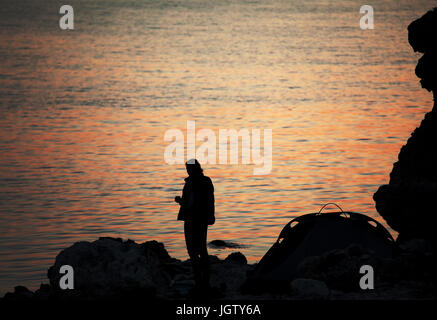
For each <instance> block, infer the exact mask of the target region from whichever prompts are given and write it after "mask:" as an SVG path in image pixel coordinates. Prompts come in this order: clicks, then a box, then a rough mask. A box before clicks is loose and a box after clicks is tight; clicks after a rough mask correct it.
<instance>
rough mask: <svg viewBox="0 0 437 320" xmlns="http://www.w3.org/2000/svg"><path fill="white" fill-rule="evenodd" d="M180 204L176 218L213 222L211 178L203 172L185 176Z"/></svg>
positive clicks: (212, 187)
mask: <svg viewBox="0 0 437 320" xmlns="http://www.w3.org/2000/svg"><path fill="white" fill-rule="evenodd" d="M180 204H181V207H180V209H179V214H178V220H184V221H188V220H189V221H196V222H201V223H206V224H209V225H212V224H214V222H215V217H214V213H215V207H214V186H213V184H212V181H211V179H210V178H209V177H207V176H205V175H203V174H201V175H199V176H197V177H187V178H185V185H184V189H183V190H182V200H181V203H180Z"/></svg>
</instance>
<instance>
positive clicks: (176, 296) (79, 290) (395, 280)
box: [2, 238, 437, 302]
mask: <svg viewBox="0 0 437 320" xmlns="http://www.w3.org/2000/svg"><path fill="white" fill-rule="evenodd" d="M210 262H211V270H212V272H211V287H212V288H211V290H209V292H207V293H205V292H203V293H202V294H201V295H200V296H199V295H196V292H195V291H194V290H193V287H194V281H193V278H192V274H191V265H190V261H189V260H187V261H180V260H178V259H175V258H172V257H171V256H170V255H169V254H168V252H167V250H166V249H165V247H164V244H162V243H159V242H157V241H147V242H144V243H141V244H138V243H135V242H134V241H131V240H127V241H123V240H122V239H120V238H100V239H98V240H96V241H94V242H77V243H75V244H73V245H72V246H70V247H69V248H66V249H64V250H62V251H61V252H60V253H59V254H58V255H57V257H56V260H55V263H54V265H53V266H51V267H50V268H49V270H48V272H47V276H48V283H47V284H41V287H40V288H39V289H38V290H36V291H35V292H32V291H30V290H28V289H27V288H25V287H22V286H17V287H15V290H14V292H9V293H7V294H6V295H5V296H4V297H3V298H2V300H3V302H5V301H6V302H7V301H51V300H54V301H70V300H111V299H117V300H118V299H146V298H147V299H157V300H163V301H165V300H193V299H194V300H196V299H202V300H221V299H224V300H307V299H310V300H312V299H319V300H320V299H323V300H398V299H419V300H423V299H436V297H437V294H436V292H437V291H436V285H435V284H436V275H435V270H436V259H435V255H434V254H433V249H432V248H431V246H430V244H429V243H428V242H427V241H426V240H421V239H414V240H410V241H408V242H406V243H404V244H403V245H402V246H401V247H400V248H399V252H398V253H397V254H396V256H395V257H392V258H380V257H376V256H375V255H373V254H372V252H369V251H366V250H365V249H362V248H361V247H359V246H356V245H353V244H352V245H351V246H349V247H348V248H346V249H344V250H334V251H330V252H327V253H325V254H324V255H322V256H319V257H310V258H307V259H305V260H304V261H302V263H301V264H300V266H299V272H298V276H297V277H296V278H295V279H294V280H292V281H291V282H290V285H289V290H288V291H287V292H282V293H272V292H261V293H260V292H258V293H256V294H255V293H250V292H245V291H244V290H241V288H242V286H243V284H244V282H245V280H246V279H247V275H248V274H250V272H251V271H252V270H253V269H254V268H255V267H256V264H247V260H246V258H245V256H244V255H243V254H241V253H240V252H234V253H232V254H230V255H229V256H228V257H227V258H226V259H224V260H220V259H219V258H217V257H216V256H210ZM364 264H369V265H372V266H373V267H374V269H375V288H374V290H362V289H360V287H359V285H358V282H359V278H360V276H361V275H360V274H359V268H360V266H362V265H364ZM62 265H70V266H72V267H73V269H74V289H72V290H70V289H67V290H61V289H60V286H59V281H60V278H61V277H62V274H61V273H60V272H59V270H60V268H61V266H62Z"/></svg>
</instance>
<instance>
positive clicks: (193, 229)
mask: <svg viewBox="0 0 437 320" xmlns="http://www.w3.org/2000/svg"><path fill="white" fill-rule="evenodd" d="M197 229H198V228H197V226H196V224H194V223H193V222H189V221H185V223H184V233H185V244H186V245H187V251H188V255H189V256H190V260H191V266H192V268H193V275H194V281H195V282H196V284H199V283H200V281H201V263H200V257H199V249H198V248H199V246H198V233H199V232H198V230H197Z"/></svg>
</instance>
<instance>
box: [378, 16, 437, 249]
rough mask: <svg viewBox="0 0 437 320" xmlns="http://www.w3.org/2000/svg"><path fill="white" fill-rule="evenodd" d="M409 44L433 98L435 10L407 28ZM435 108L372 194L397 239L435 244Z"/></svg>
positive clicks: (435, 80) (436, 81)
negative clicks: (415, 239) (384, 179)
mask: <svg viewBox="0 0 437 320" xmlns="http://www.w3.org/2000/svg"><path fill="white" fill-rule="evenodd" d="M408 31H409V42H410V44H411V46H412V47H413V49H414V50H415V51H419V52H422V53H424V55H423V56H422V57H421V58H420V59H419V62H418V64H417V67H416V75H417V76H418V77H419V78H420V79H421V81H420V82H421V84H422V87H423V88H425V89H427V90H428V91H432V92H433V94H434V101H435V100H436V97H437V50H436V41H435V39H436V35H437V9H434V10H432V11H429V12H427V13H426V14H425V15H424V16H423V17H421V18H420V19H418V20H416V21H413V22H412V23H411V24H410V26H409V27H408ZM436 198H437V107H436V106H435V102H434V108H433V110H432V111H431V112H429V113H427V114H426V115H425V118H424V119H423V121H422V122H421V124H420V126H419V127H418V128H416V129H415V130H414V132H413V133H412V134H411V137H410V138H409V139H408V141H407V144H406V145H405V146H403V147H402V148H401V151H400V152H399V156H398V161H397V162H396V163H394V165H393V170H392V172H391V174H390V181H389V184H388V185H383V186H381V187H380V188H379V189H378V191H377V192H376V193H375V194H374V196H373V199H374V200H375V204H376V209H377V210H378V212H379V213H380V214H381V216H382V217H383V218H384V219H385V220H386V221H387V223H388V224H389V225H390V226H391V227H392V228H393V229H394V230H396V231H398V232H399V238H398V239H399V240H408V239H413V238H427V239H429V240H431V241H433V242H434V245H436V244H437V242H436V240H435V238H436V237H435V235H434V233H435V230H436V228H437V210H436V206H435V199H436Z"/></svg>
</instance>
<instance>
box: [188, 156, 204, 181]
mask: <svg viewBox="0 0 437 320" xmlns="http://www.w3.org/2000/svg"><path fill="white" fill-rule="evenodd" d="M185 168H186V169H187V173H188V175H189V176H190V177H193V176H199V175H201V174H202V173H203V169H202V167H201V166H200V163H199V161H197V160H196V159H190V160H188V161H187V162H186V163H185Z"/></svg>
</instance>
